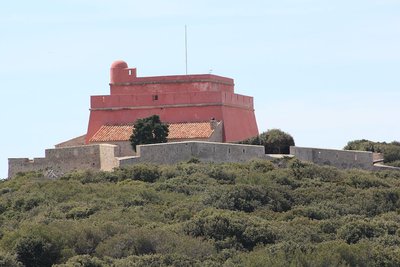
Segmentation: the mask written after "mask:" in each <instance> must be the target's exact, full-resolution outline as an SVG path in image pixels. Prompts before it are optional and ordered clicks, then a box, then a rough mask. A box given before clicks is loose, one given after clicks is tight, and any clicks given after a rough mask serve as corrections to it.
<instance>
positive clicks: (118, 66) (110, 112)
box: [56, 61, 258, 155]
mask: <svg viewBox="0 0 400 267" xmlns="http://www.w3.org/2000/svg"><path fill="white" fill-rule="evenodd" d="M154 114H156V115H159V116H160V118H161V121H163V122H166V123H168V124H169V125H170V127H169V129H170V134H169V136H168V140H169V141H183V140H184V141H187V140H205V141H217V142H236V141H241V140H244V139H247V138H249V137H253V136H256V135H258V128H257V123H256V118H255V114H254V105H253V97H250V96H244V95H239V94H235V92H234V81H233V79H230V78H226V77H221V76H217V75H212V74H200V75H173V76H154V77H138V76H137V73H136V68H129V67H128V64H127V63H126V62H124V61H115V62H114V63H113V64H112V65H111V70H110V95H96V96H91V106H90V119H89V125H88V130H87V134H86V135H85V136H82V137H81V138H79V139H80V140H81V142H82V143H83V138H84V143H85V144H93V143H113V144H117V145H121V144H122V143H127V142H128V140H129V136H130V135H131V134H132V127H133V126H132V125H133V123H134V122H135V121H136V120H137V119H139V118H145V117H149V116H151V115H154ZM73 140H74V139H73ZM73 140H70V141H67V142H65V143H62V144H59V145H57V146H56V147H63V146H69V145H74V142H71V141H73ZM76 141H77V140H76V139H75V144H76ZM122 150H126V148H125V149H122ZM120 153H121V154H122V155H128V154H130V153H129V152H127V151H120Z"/></svg>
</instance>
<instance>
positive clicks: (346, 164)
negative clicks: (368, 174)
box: [290, 146, 374, 170]
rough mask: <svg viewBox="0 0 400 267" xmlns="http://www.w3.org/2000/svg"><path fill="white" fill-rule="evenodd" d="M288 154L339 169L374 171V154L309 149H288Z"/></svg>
mask: <svg viewBox="0 0 400 267" xmlns="http://www.w3.org/2000/svg"><path fill="white" fill-rule="evenodd" d="M290 154H291V155H293V156H295V157H296V158H297V159H299V160H301V161H308V162H313V163H315V164H318V165H329V166H334V167H336V168H340V169H353V168H356V169H365V170H373V169H374V164H373V163H374V153H372V152H367V151H354V150H336V149H322V148H310V147H296V146H291V147H290Z"/></svg>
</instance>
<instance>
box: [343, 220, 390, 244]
mask: <svg viewBox="0 0 400 267" xmlns="http://www.w3.org/2000/svg"><path fill="white" fill-rule="evenodd" d="M384 233H385V230H384V229H383V228H382V227H380V226H378V225H376V224H374V223H372V222H367V221H354V222H349V223H347V224H345V225H343V226H342V227H341V228H340V229H339V230H338V235H339V237H340V238H342V239H343V240H345V241H346V243H347V244H354V243H357V242H359V241H360V240H361V239H363V238H373V237H379V236H381V235H383V234H384Z"/></svg>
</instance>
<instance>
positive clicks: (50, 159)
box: [8, 144, 118, 178]
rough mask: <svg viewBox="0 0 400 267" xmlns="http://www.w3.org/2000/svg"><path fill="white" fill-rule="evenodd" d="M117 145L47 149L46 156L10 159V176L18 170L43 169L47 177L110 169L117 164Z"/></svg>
mask: <svg viewBox="0 0 400 267" xmlns="http://www.w3.org/2000/svg"><path fill="white" fill-rule="evenodd" d="M116 149H117V146H114V145H108V144H97V145H88V146H76V147H65V148H55V149H46V151H45V157H44V158H34V159H28V158H10V159H8V177H9V178H11V177H13V176H15V175H16V174H17V173H18V172H28V171H43V172H44V174H45V175H46V176H47V177H50V178H55V177H59V176H61V175H63V174H64V173H67V172H71V171H73V170H105V171H110V170H112V169H113V168H114V167H116V166H117V164H118V162H117V160H116Z"/></svg>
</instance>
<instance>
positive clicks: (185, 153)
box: [119, 141, 265, 166]
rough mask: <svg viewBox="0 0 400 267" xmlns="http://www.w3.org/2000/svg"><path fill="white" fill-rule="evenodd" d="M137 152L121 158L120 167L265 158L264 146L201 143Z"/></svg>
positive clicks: (142, 148) (152, 147) (166, 145)
mask: <svg viewBox="0 0 400 267" xmlns="http://www.w3.org/2000/svg"><path fill="white" fill-rule="evenodd" d="M137 152H138V153H137V156H135V157H124V158H119V165H120V166H126V165H131V164H135V163H140V162H150V163H155V164H175V163H178V162H182V161H187V160H189V159H190V158H198V159H199V160H201V161H205V162H243V161H248V160H251V159H253V158H265V154H264V147H263V146H252V145H239V144H228V143H215V142H199V141H188V142H176V143H164V144H153V145H140V146H138V147H137Z"/></svg>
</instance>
